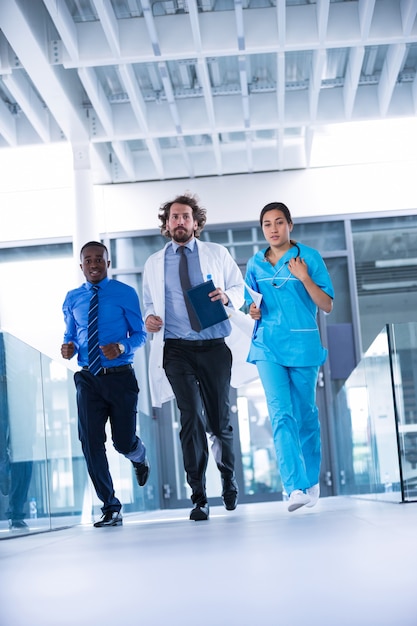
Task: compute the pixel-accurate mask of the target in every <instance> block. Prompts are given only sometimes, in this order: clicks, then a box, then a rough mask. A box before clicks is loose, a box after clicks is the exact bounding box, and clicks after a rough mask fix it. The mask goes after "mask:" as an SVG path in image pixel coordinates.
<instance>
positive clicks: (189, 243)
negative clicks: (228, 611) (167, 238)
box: [172, 237, 196, 254]
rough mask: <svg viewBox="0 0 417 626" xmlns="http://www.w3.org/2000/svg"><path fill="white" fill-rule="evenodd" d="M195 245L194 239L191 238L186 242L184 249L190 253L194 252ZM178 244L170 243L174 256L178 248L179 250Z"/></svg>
mask: <svg viewBox="0 0 417 626" xmlns="http://www.w3.org/2000/svg"><path fill="white" fill-rule="evenodd" d="M195 245H196V243H195V237H193V238H192V239H190V241H188V242H187V243H186V244H185V247H186V248H188V249H189V250H190V251H191V252H192V251H193V250H194V247H195ZM179 247H180V246H179V244H178V243H176V242H175V241H173V242H172V249H173V251H174V254H176V252H177V250H178V248H179Z"/></svg>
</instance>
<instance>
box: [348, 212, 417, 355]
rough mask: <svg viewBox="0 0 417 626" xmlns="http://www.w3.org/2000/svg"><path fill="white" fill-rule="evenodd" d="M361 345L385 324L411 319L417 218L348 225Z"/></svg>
mask: <svg viewBox="0 0 417 626" xmlns="http://www.w3.org/2000/svg"><path fill="white" fill-rule="evenodd" d="M352 236H353V245H354V251H355V267H356V283H357V292H358V303H359V311H360V323H361V335H362V345H363V348H364V350H366V349H367V347H368V346H369V345H370V344H371V342H372V341H373V339H374V338H375V337H376V335H377V334H378V332H379V331H380V329H381V328H382V327H383V326H385V324H387V323H390V324H392V323H394V324H403V323H407V322H412V321H414V319H415V313H414V312H415V311H416V310H417V280H416V265H417V216H416V215H410V216H397V217H389V218H379V219H377V218H372V219H365V220H358V221H353V222H352Z"/></svg>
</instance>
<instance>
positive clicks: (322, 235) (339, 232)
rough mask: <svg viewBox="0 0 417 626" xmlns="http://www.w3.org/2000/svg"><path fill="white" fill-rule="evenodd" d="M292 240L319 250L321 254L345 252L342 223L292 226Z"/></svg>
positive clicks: (315, 223)
mask: <svg viewBox="0 0 417 626" xmlns="http://www.w3.org/2000/svg"><path fill="white" fill-rule="evenodd" d="M291 237H292V239H295V240H296V241H301V243H303V244H305V245H306V246H311V247H312V248H316V250H319V251H320V252H321V254H323V253H325V252H331V251H335V250H345V249H346V240H345V227H344V223H343V222H322V223H320V222H311V223H306V224H298V223H297V222H296V223H295V224H294V229H293V231H292V234H291Z"/></svg>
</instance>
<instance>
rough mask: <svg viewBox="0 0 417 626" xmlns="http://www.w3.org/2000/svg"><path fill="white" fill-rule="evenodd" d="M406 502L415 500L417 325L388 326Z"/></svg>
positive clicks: (416, 487) (416, 482)
mask: <svg viewBox="0 0 417 626" xmlns="http://www.w3.org/2000/svg"><path fill="white" fill-rule="evenodd" d="M389 332H390V342H391V350H392V360H393V375H394V389H395V404H396V410H397V420H398V435H399V447H400V464H401V473H402V481H403V493H404V500H405V501H416V500H417V324H416V323H410V324H393V325H390V326H389Z"/></svg>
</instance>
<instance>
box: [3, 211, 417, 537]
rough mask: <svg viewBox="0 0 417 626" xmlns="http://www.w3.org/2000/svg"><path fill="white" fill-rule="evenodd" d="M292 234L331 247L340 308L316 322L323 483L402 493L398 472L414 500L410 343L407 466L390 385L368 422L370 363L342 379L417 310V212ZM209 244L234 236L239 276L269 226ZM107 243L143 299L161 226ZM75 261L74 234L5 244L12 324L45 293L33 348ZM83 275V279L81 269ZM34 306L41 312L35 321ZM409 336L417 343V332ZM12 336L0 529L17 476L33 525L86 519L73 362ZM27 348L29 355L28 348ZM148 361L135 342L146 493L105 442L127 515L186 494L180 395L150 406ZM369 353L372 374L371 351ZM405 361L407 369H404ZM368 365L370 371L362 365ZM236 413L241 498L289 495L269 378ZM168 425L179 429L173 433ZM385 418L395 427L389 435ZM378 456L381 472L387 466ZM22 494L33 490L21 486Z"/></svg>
mask: <svg viewBox="0 0 417 626" xmlns="http://www.w3.org/2000/svg"><path fill="white" fill-rule="evenodd" d="M293 239H295V240H298V241H301V242H303V243H304V244H307V245H310V246H312V247H314V248H316V249H318V250H319V251H320V252H321V254H322V255H323V257H324V259H325V261H326V264H327V266H328V269H329V272H330V274H331V277H332V280H333V283H334V286H335V292H336V298H335V302H334V310H333V312H332V314H331V315H330V316H324V315H320V318H319V324H320V329H321V332H322V337H323V341H324V343H325V345H326V346H327V347H328V349H329V358H328V360H327V362H326V363H325V365H324V366H323V368H322V371H321V372H320V379H319V386H318V389H317V392H318V402H319V406H320V414H321V415H320V416H321V423H322V439H323V465H322V476H321V483H322V493H323V494H324V495H336V494H338V493H353V492H356V493H358V492H361V493H362V492H363V493H365V492H371V493H383V492H384V493H386V492H385V485H387V489H389V488H390V487H389V486H390V485H391V486H392V489H393V491H392V492H390V493H394V494H396V495H397V496H398V493H399V492H398V484H399V483H400V482H401V481H399V478H398V476H399V472H400V471H402V470H403V471H404V476H405V482H404V485H407V488H406V489H407V492H408V494H409V496H410V494H411V495H412V494H413V493H414V492H413V489H414V488H415V487H414V486H413V485H414V483H415V482H417V477H416V475H415V473H414V470H415V469H416V467H417V434H416V433H414V426H413V424H414V420H416V419H417V418H416V417H415V416H416V415H417V411H416V410H415V408H413V407H412V406H411V405H412V398H413V396H412V394H411V395H409V394H410V391H409V390H410V388H411V385H410V381H412V382H413V380H414V379H413V375H414V374H412V372H414V371H416V368H415V367H413V366H414V353H412V352H410V353H407V352H406V351H405V350H404V349H403V348H401V349H399V350H398V351H397V352H398V355H399V356H398V358H400V361H401V363H402V370H401V384H400V383H398V388H401V389H402V390H403V392H402V393H403V396H401V397H402V398H404V419H403V421H402V422H401V428H402V431H401V434H400V439H399V441H400V443H399V445H401V450H402V451H403V456H402V464H401V465H400V468H399V469H396V466H395V458H394V457H395V454H394V453H395V448H393V447H390V446H388V444H387V445H385V444H381V438H382V440H383V439H384V437H385V438H388V439H390V438H391V436H392V430H391V429H388V427H387V424H388V423H390V420H389V419H388V420H385V418H384V417H383V415H384V414H385V413H387V414H388V413H389V412H390V411H391V409H392V407H391V404H390V399H389V398H388V397H385V393H381V394H380V396H381V403H382V404H383V406H381V407H380V409H379V415H380V417H379V418H378V420H376V422H375V424H374V426H373V430H372V431H370V430H369V428H368V427H365V426H363V424H364V422H363V421H361V420H363V419H365V418H364V415H365V414H366V415H368V412H369V411H368V404H366V403H365V396H364V391H363V389H364V387H366V385H364V384H363V380H361V379H360V376H365V374H364V372H362V374H360V370H357V371H356V373H355V374H354V375H352V376H353V378H351V379H350V380H351V381H354V382H355V384H354V386H353V389H352V391H350V392H349V397H347V396H346V389H347V388H345V387H344V384H345V382H346V380H347V379H349V378H350V376H351V374H352V372H353V371H354V370H355V368H356V365H357V363H358V362H359V361H360V360H361V357H362V353H363V348H362V346H364V352H365V353H366V355H367V356H368V358H370V353H369V350H370V348H371V347H372V346H374V341H375V338H376V337H377V335H378V334H379V332H380V330H381V328H384V327H385V324H387V323H395V325H396V329H397V330H396V332H397V334H398V332H399V331H398V328H399V327H398V324H402V323H404V324H405V323H408V322H410V321H413V318H414V319H415V313H414V312H415V310H416V309H417V282H416V280H415V269H416V265H417V217H416V216H415V215H397V214H395V213H393V214H392V215H391V216H387V214H384V215H383V216H381V217H379V216H376V215H371V216H360V217H357V216H355V218H354V219H348V218H345V219H340V218H338V219H336V218H335V219H329V218H326V221H321V220H320V218H317V219H307V220H295V225H294V230H293ZM202 240H206V241H214V242H217V243H220V244H222V245H225V246H226V247H227V248H228V249H229V250H230V252H231V254H232V256H233V257H234V258H235V260H236V261H237V262H238V264H239V266H240V267H241V270H242V273H244V271H245V266H246V262H247V260H248V258H249V257H250V256H251V255H252V254H254V253H255V252H257V251H258V250H259V249H262V248H263V247H265V242H264V239H263V234H262V231H261V228H260V227H259V224H258V222H255V221H254V222H251V223H246V224H234V225H229V226H227V225H226V226H224V225H223V226H208V227H206V229H205V230H204V231H203V233H202ZM103 241H104V243H105V244H106V245H107V246H108V248H109V250H110V254H111V262H112V263H111V267H110V272H109V276H110V277H112V278H117V279H119V280H122V281H123V282H126V283H128V284H130V285H131V286H132V287H134V288H135V289H136V290H137V292H138V294H139V297H140V299H142V273H143V266H144V263H145V261H146V259H147V258H148V257H149V255H150V254H152V253H153V252H155V251H157V250H159V249H161V247H162V246H163V245H164V244H165V242H166V239H165V238H164V237H162V236H161V235H160V234H159V232H158V231H157V230H156V229H155V232H153V233H145V234H143V233H140V232H135V233H133V232H132V233H129V234H124V235H123V236H119V235H118V234H117V233H114V234H107V235H106V236H105V237H104V238H103ZM32 243H36V242H32ZM51 261H52V263H51ZM28 262H30V270H31V277H32V278H31V281H30V284H29V285H28V287H30V288H31V291H30V289H29V292H28V290H16V284H17V283H20V282H22V280H23V281H25V284H28V281H27V271H28V270H27V267H28ZM72 269H73V270H74V271H76V272H79V269H78V265H77V263H76V261H75V262H74V259H73V258H72V250H71V244H70V243H54V242H51V243H48V242H42V244H39V245H38V243H36V245H30V246H29V245H28V246H26V247H20V248H17V247H15V246H12V245H11V244H3V245H2V247H1V249H0V277H1V278H2V293H1V294H0V312H1V316H2V322H3V323H4V322H5V321H6V322H7V323H10V321H11V320H12V319H13V317H14V318H16V320H17V319H18V316H22V317H21V318H20V317H19V319H18V325H19V327H20V328H21V329H22V331H25V332H27V331H28V325H27V313H26V311H28V310H30V309H31V305H32V304H33V301H35V300H36V299H37V298H39V294H41V295H42V298H43V302H44V303H45V306H44V307H42V310H41V311H37V310H32V312H31V322H32V325H33V328H34V329H35V330H36V333H37V336H36V339H37V341H36V342H35V344H39V343H40V342H41V339H42V337H41V335H42V333H43V334H44V342H45V344H48V341H49V342H51V336H52V335H54V337H55V338H54V339H53V346H55V348H54V349H55V351H56V347H57V346H58V345H60V341H61V337H62V332H63V321H62V312H61V306H62V301H63V299H64V296H65V293H66V291H67V286H66V285H65V284H63V283H65V281H63V280H62V276H66V277H68V275H69V272H70V271H72ZM77 276H78V278H77V280H78V279H79V283H81V282H82V280H83V277H82V274H81V273H79V274H77ZM51 284H54V285H55V288H54V289H53V290H51V289H50V285H51ZM32 309H33V307H32ZM18 311H19V313H18ZM20 311H24V313H20ZM35 315H38V317H36V318H35ZM23 338H26V335H25V336H24V337H23ZM407 340H409V343H410V345H412V344H411V339H410V338H408V339H407ZM14 341H16V342H17V340H16V339H14V338H13V337H11V336H8V335H4V337H3V343H4V354H5V357H4V358H6V360H7V359H8V362H7V372H6V371H5V373H4V376H3V382H2V384H3V385H6V381H7V387H8V391H7V395H4V394H3V397H2V400H1V402H2V417H1V420H2V426H1V427H2V433H3V434H2V436H1V441H0V518H1V519H0V529H1V531H2V532H3V531H7V529H8V522H7V520H8V515H9V500H10V482H11V480H13V481H14V483H15V484H18V483H22V484H23V485H25V483H29V487H28V493H27V498H26V500H25V503H24V515H25V518H24V519H25V520H26V521H27V520H28V519H29V520H30V519H33V520H36V521H35V522H33V521H32V522H30V523H31V525H32V527H33V528H36V529H42V528H44V527H48V528H53V527H56V526H57V525H61V524H66V523H76V522H78V521H79V520H83V521H84V520H91V518H92V516H93V515H96V513H97V511H98V510H99V506H100V503H99V502H97V501H96V500H95V496H94V494H93V493H92V491H91V488H90V486H89V481H88V479H87V476H86V472H85V464H84V460H83V457H82V454H81V452H80V448H79V442H78V437H77V432H76V429H77V417H76V407H75V389H74V385H73V380H72V371H71V370H67V369H66V366H67V364H65V363H63V362H62V360H61V359H56V360H54V359H49V358H48V357H46V356H44V355H43V356H41V355H40V354H39V353H38V352H36V350H35V351H33V353H32V352H31V350H32V349H31V348H29V346H28V345H26V344H21V345H16V346H14V345H13V346H12V343H13V342H14ZM378 341H379V342H380V341H381V339H380V338H379V339H378ZM18 343H19V342H18ZM27 343H30V342H29V341H28V342H27ZM55 344H56V345H55ZM378 345H380V344H378ZM405 345H406V343H405ZM374 347H375V346H374ZM21 351H24V352H25V354H21ZM26 351H28V355H27V356H26ZM46 352H47V351H46ZM372 358H373V368H374V370H375V372H376V374H375V378H374V380H375V385H377V384H379V385H380V386H381V388H382V387H383V388H384V390H385V387H386V385H385V383H386V381H387V380H388V378H387V376H388V375H387V369H386V356H384V355H381V354H379V355H375V354H374V355H373V357H372ZM378 359H379V361H378ZM147 362H148V346H145V347H144V348H143V349H141V350H139V351H138V353H137V355H136V358H135V369H136V371H137V377H138V381H139V386H140V388H141V393H140V395H139V405H138V408H139V420H138V429H139V431H140V434H141V436H142V437H143V439H144V440H145V442H146V443H147V445H148V451H149V454H150V457H151V463H152V474H151V479H150V481H149V484H147V486H146V489H145V490H138V489H137V487H136V482H135V480H134V479H132V474H131V467H130V465H129V463H128V462H126V461H125V459H123V458H121V457H120V455H118V454H116V453H115V452H114V450H113V448H112V446H111V445H110V446H109V449H108V454H109V459H110V463H111V467H112V474H113V475H114V477H115V483H116V485H117V490H118V493H120V495H121V499H123V501H124V508H125V510H126V511H137V510H145V509H149V508H160V507H165V506H167V507H169V506H173V505H174V506H175V503H177V505H183V504H184V502H186V500H187V499H188V497H189V493H188V487H187V485H186V481H185V478H184V472H183V467H182V459H181V451H180V448H179V443H178V442H179V437H178V428H179V427H178V423H179V419H178V413H177V408H176V405H175V403H174V402H172V403H169V405H168V406H166V407H164V408H163V411H162V413H161V411H159V410H158V411H156V410H153V409H152V407H151V405H150V398H149V391H148V380H147ZM22 363H25V364H26V366H25V369H26V371H27V373H28V375H29V374H30V376H29V378H30V380H29V381H28V383H27V394H26V396H25V397H23V395H22V397H20V395H19V390H20V388H21V385H22V378H21V377H22V376H23V373H22V372H21V370H20V368H21V364H22ZM367 363H368V365H367V371H366V379H367V384H368V381H369V376H370V370H369V364H370V361H369V360H368V361H367ZM406 363H408V366H407V371H405V369H404V368H405V364H406ZM75 366H76V364H75V365H74V367H75ZM5 367H6V365H5ZM361 367H362V368H364V365H363V364H362V366H361ZM396 371H397V370H396ZM355 376H356V379H355V378H354V377H355ZM19 385H20V387H19ZM348 402H354V406H355V407H362V408H361V411H362V412H360V411H359V408H358V410H357V412H355V413H354V422H355V428H354V430H352V414H351V412H350V409H349V405H348ZM401 406H402V405H401ZM384 407H385V408H384ZM10 411H12V413H13V415H14V416H15V417H14V418H13V420H15V421H14V424H11V423H10V415H9V413H10ZM233 411H234V413H233V419H234V420H235V425H236V432H238V433H239V437H238V444H239V450H238V452H239V454H240V461H241V467H240V469H239V472H240V480H241V485H242V501H244V498H247V501H253V499H262V498H264V497H272V498H277V497H280V494H281V492H282V487H281V482H280V477H279V475H278V471H277V467H276V459H275V451H274V448H273V443H272V433H271V427H270V423H269V418H268V414H267V409H266V403H265V399H264V394H263V390H262V388H261V386H260V384H259V381H254V382H253V383H251V384H250V385H247V386H244V387H241V388H240V389H239V390H237V391H236V397H235V398H234V400H233ZM384 411H385V413H384ZM165 417H167V421H166V422H165ZM368 417H369V415H368ZM162 423H163V426H162ZM366 423H367V424H368V421H367V422H366ZM357 424H358V425H359V426H358V429H356V425H357ZM361 424H362V426H363V428H362V426H360V425H361ZM166 425H168V426H167V428H168V429H169V430H170V434H169V436H168V435H167V436H166V437H165V435H166V428H165V426H166ZM368 426H369V424H368ZM385 427H386V428H387V429H388V430H386V431H384V428H385ZM361 428H362V430H361ZM20 431H21V432H22V433H24V437H23V438H22V440H21V441H20V439H19V437H18V433H20ZM164 437H165V438H166V441H167V442H169V446H170V449H168V448H169V446H166V447H165V448H164V447H163V446H164V444H163V442H162V439H164ZM352 437H353V439H352ZM10 442H11V443H13V446H11V443H10ZM18 442H19V443H18ZM376 444H378V446H377V447H378V458H379V461H378V464H376V465H375V463H374V461H373V460H372V461H371V460H370V459H371V458H372V459H373V458H374V457H373V456H372V454H373V451H374V448H375V445H376ZM10 446H11V447H10ZM13 448H14V449H15V451H14V452H13V455H14V456H13V457H11V456H10V451H11V450H12V449H13ZM5 450H7V451H8V452H7V453H6V452H5ZM31 450H32V453H31ZM31 454H32V456H31ZM8 455H9V456H8ZM397 456H398V455H397ZM46 458H47V459H48V461H46ZM387 459H391V460H390V461H388V460H387ZM393 459H394V460H393ZM381 463H382V465H383V467H384V469H383V470H381V469H380V468H381V467H382V465H381ZM391 464H393V466H392V467H391ZM5 468H6V469H5ZM385 468H386V469H385ZM381 472H382V473H381ZM385 474H387V476H385ZM12 475H13V479H12ZM173 477H175V478H173ZM218 482H219V481H218V472H217V471H216V469H215V467H214V465H213V464H212V462H211V465H210V467H209V470H208V485H209V496H210V497H214V496H216V495H218V494H219V484H218ZM24 491H25V487H23V494H24ZM174 493H175V497H169V494H174ZM32 498H33V500H32ZM31 500H32V514H33V515H35V514H36V517H33V518H30V517H29V516H30V512H29V503H30V501H31ZM35 509H36V513H34V511H35ZM7 532H8V531H7Z"/></svg>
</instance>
